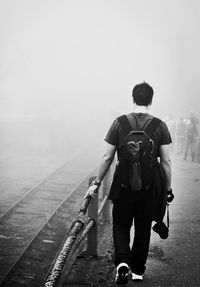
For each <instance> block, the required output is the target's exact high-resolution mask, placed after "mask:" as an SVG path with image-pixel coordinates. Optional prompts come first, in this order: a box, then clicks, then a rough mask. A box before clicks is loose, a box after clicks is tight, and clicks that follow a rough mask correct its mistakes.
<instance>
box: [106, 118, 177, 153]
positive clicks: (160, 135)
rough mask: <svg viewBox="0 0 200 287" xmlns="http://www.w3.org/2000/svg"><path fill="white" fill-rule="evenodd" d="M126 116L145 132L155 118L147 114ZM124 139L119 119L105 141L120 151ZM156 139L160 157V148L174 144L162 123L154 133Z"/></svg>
mask: <svg viewBox="0 0 200 287" xmlns="http://www.w3.org/2000/svg"><path fill="white" fill-rule="evenodd" d="M126 116H127V117H128V119H129V121H130V123H133V124H134V126H136V127H137V130H144V129H145V128H146V127H147V125H148V124H149V123H150V122H151V121H152V119H153V116H152V115H150V114H147V113H130V114H128V115H126ZM123 139H124V135H123V132H122V129H121V126H120V123H119V121H118V119H115V120H114V122H113V123H112V125H111V127H110V129H109V131H108V133H107V135H106V137H105V141H106V142H108V143H109V144H112V145H114V146H116V147H117V151H119V149H120V147H121V144H122V142H123ZM154 139H155V142H156V146H155V148H156V149H157V150H156V151H155V154H157V156H159V146H161V145H167V144H170V143H172V139H171V135H170V132H169V130H168V127H167V125H166V124H165V122H163V121H161V122H160V124H159V125H158V126H157V128H156V130H155V132H154Z"/></svg>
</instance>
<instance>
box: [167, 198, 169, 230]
mask: <svg viewBox="0 0 200 287" xmlns="http://www.w3.org/2000/svg"><path fill="white" fill-rule="evenodd" d="M167 227H168V228H169V204H168V203H167Z"/></svg>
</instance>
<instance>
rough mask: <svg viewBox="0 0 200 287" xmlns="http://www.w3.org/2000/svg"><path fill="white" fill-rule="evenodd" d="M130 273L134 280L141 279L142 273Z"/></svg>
mask: <svg viewBox="0 0 200 287" xmlns="http://www.w3.org/2000/svg"><path fill="white" fill-rule="evenodd" d="M131 274H132V280H134V281H136V280H137V281H142V280H143V277H142V275H138V274H135V273H133V272H132V273H131Z"/></svg>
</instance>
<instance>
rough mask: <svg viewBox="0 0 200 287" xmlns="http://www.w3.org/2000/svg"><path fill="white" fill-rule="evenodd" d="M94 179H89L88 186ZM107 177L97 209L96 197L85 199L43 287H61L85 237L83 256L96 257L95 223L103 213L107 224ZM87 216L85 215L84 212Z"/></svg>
mask: <svg viewBox="0 0 200 287" xmlns="http://www.w3.org/2000/svg"><path fill="white" fill-rule="evenodd" d="M94 179H95V177H91V178H90V180H89V185H90V184H91V182H92V181H93V180H94ZM107 179H108V178H107V177H106V178H105V180H104V183H103V199H102V201H101V205H100V207H99V209H98V195H97V196H96V197H95V198H91V197H86V198H85V199H84V200H83V202H82V205H81V207H80V209H79V212H78V215H77V216H76V217H75V218H74V219H73V221H72V223H71V226H70V228H69V231H68V236H67V239H66V240H65V242H64V244H63V246H62V249H61V251H60V252H59V254H58V256H57V258H56V260H55V261H54V263H53V266H52V267H51V269H50V272H49V274H48V276H47V279H46V281H45V284H44V287H55V286H56V287H59V286H62V281H63V280H64V276H65V277H66V276H67V274H68V273H69V271H70V269H71V267H72V265H73V264H74V262H75V260H76V258H77V256H78V255H79V254H80V252H81V250H82V249H83V247H84V244H85V238H86V236H87V249H86V251H84V252H83V254H85V255H88V256H97V221H98V218H99V216H100V215H101V214H102V211H103V210H105V209H107V210H106V211H104V213H103V221H104V222H105V223H107V222H109V205H108V204H106V203H108V202H107V199H108V196H107V189H108V182H107ZM87 211H88V214H87V215H86V212H87Z"/></svg>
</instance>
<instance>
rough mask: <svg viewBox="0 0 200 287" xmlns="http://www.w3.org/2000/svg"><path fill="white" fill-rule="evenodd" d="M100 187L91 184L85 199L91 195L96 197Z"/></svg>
mask: <svg viewBox="0 0 200 287" xmlns="http://www.w3.org/2000/svg"><path fill="white" fill-rule="evenodd" d="M98 189H99V186H97V185H96V184H91V186H90V187H89V188H88V190H87V192H86V194H85V196H84V199H85V198H87V197H89V196H91V197H95V196H96V195H97V193H98Z"/></svg>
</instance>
